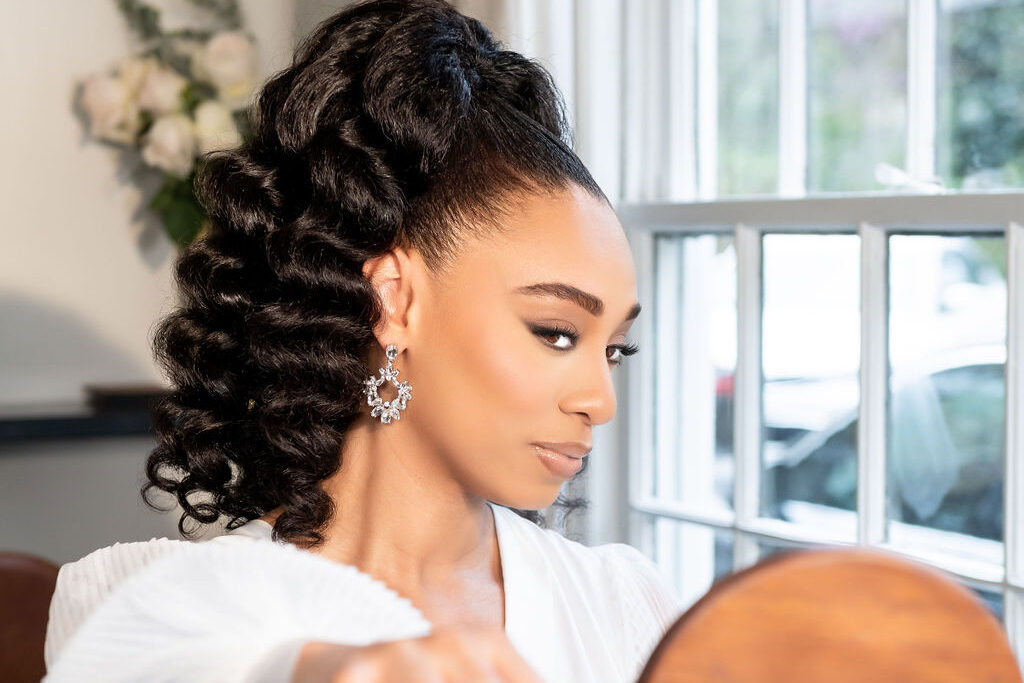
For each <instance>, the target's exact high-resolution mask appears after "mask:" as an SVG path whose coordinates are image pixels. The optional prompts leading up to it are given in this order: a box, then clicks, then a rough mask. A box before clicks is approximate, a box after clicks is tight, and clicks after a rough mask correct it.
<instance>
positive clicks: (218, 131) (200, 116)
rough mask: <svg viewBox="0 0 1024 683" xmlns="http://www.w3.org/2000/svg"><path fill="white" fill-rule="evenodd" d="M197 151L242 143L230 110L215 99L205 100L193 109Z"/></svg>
mask: <svg viewBox="0 0 1024 683" xmlns="http://www.w3.org/2000/svg"><path fill="white" fill-rule="evenodd" d="M195 119H196V124H195V125H196V139H197V140H198V142H199V153H200V154H206V153H207V152H213V151H215V150H221V149H230V148H232V147H237V146H238V145H240V144H242V136H241V134H240V133H239V132H238V126H236V125H235V119H234V117H233V116H232V115H231V110H230V109H228V108H227V107H225V106H224V105H223V104H221V103H220V102H218V101H216V100H206V101H205V102H203V103H202V104H200V105H199V106H198V107H196V111H195Z"/></svg>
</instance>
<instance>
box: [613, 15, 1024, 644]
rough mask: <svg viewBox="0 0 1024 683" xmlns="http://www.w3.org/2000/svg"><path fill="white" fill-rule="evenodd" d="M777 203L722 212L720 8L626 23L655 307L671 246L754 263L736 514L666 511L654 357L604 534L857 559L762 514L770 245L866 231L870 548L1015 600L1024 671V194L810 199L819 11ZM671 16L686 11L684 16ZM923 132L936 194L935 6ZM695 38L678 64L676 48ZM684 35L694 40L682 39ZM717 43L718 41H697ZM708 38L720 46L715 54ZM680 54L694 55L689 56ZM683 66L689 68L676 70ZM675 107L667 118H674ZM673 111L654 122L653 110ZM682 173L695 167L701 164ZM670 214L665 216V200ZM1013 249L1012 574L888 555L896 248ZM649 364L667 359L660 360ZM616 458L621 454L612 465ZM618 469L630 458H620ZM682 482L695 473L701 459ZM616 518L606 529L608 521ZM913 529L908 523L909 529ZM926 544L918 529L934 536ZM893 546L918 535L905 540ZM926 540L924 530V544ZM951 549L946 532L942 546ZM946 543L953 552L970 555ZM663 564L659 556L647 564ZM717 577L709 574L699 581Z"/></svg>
mask: <svg viewBox="0 0 1024 683" xmlns="http://www.w3.org/2000/svg"><path fill="white" fill-rule="evenodd" d="M778 2H779V22H780V49H779V97H780V102H779V109H780V122H779V144H780V154H779V167H778V178H779V181H778V198H771V199H754V200H727V201H721V200H719V201H716V200H715V194H716V192H715V181H716V179H715V178H708V177H707V174H708V173H712V172H714V171H715V169H717V158H715V156H716V153H717V120H716V119H717V111H716V108H715V107H713V106H710V105H708V104H707V103H706V102H704V101H703V100H705V99H707V98H709V97H710V98H711V99H714V98H715V87H716V86H713V85H709V84H714V83H716V80H715V79H716V78H717V74H716V73H715V70H716V64H715V61H716V60H715V59H714V45H715V40H716V39H717V13H718V11H717V6H718V0H678V1H677V2H666V0H641V1H639V2H637V3H636V4H635V5H631V6H630V10H629V11H627V12H626V13H625V16H624V17H623V18H624V21H623V33H622V41H623V49H624V54H625V60H624V61H625V66H624V69H623V74H622V75H623V78H624V83H623V92H624V93H627V95H630V96H628V97H627V98H626V101H625V103H624V105H623V111H622V118H623V124H624V127H625V131H624V132H625V136H624V140H625V143H624V148H623V155H622V156H623V160H622V163H623V166H622V168H623V173H622V181H623V182H622V187H623V194H624V197H623V199H622V200H621V201H620V202H619V203H618V204H617V206H616V209H617V211H618V213H619V217H620V219H621V220H622V223H623V225H624V226H625V227H626V229H627V233H628V236H629V239H630V242H631V246H632V248H633V252H634V257H635V260H636V265H637V276H638V290H639V296H640V300H641V301H642V302H652V301H653V290H654V282H653V280H652V272H653V268H652V266H653V263H654V258H655V255H654V240H655V235H657V234H679V235H706V234H710V233H720V234H731V235H732V236H733V237H734V240H735V242H734V244H735V249H736V258H737V327H738V329H737V342H738V346H737V359H736V373H735V386H734V400H735V413H734V415H735V424H734V439H735V441H734V453H735V461H736V463H735V478H734V487H735V488H734V508H733V512H732V513H724V512H722V511H711V510H707V509H701V508H698V507H694V506H688V505H686V504H685V503H679V502H677V501H665V500H659V499H655V498H653V497H651V496H650V495H649V494H648V492H650V491H653V490H654V489H653V487H652V486H651V485H650V484H651V482H650V481H649V476H650V473H651V472H652V470H651V464H652V459H653V457H654V452H653V432H652V429H653V425H654V421H653V413H652V411H653V409H654V401H653V400H652V390H651V387H652V379H653V373H654V372H655V371H656V364H657V361H658V359H656V358H653V357H651V354H644V353H641V354H640V355H638V356H637V357H636V358H635V359H634V361H635V362H627V363H626V364H625V365H624V368H623V375H624V376H623V377H622V378H621V380H620V381H621V382H622V384H620V389H621V391H622V393H623V396H624V399H625V400H623V401H621V402H620V411H619V412H620V414H619V417H618V418H617V419H616V421H615V423H616V424H618V425H620V426H619V427H618V430H619V432H617V435H618V438H617V439H615V440H614V441H617V443H612V444H610V446H609V448H614V447H615V446H621V447H622V448H625V451H626V452H627V453H629V454H630V457H629V458H628V461H627V462H626V463H625V468H626V470H627V471H626V472H623V474H624V475H625V476H626V480H627V481H626V488H627V489H628V491H627V492H626V495H625V498H626V501H625V503H626V504H625V505H622V506H621V507H620V508H619V509H618V510H617V511H616V515H613V517H614V519H612V520H610V521H607V522H605V525H606V527H608V528H613V529H628V536H627V540H629V541H630V542H633V543H636V544H638V545H640V546H641V547H643V546H644V545H645V542H646V541H647V540H648V539H647V534H646V533H645V529H646V525H644V524H641V521H642V520H643V519H645V518H666V519H673V520H678V521H681V522H689V523H692V524H697V525H701V526H703V527H706V528H709V529H724V530H727V531H729V532H731V533H732V536H733V538H734V539H735V542H734V549H733V551H734V552H733V558H734V567H733V568H734V569H742V568H744V567H746V566H749V565H750V564H752V563H753V562H756V561H757V559H758V553H759V550H758V544H759V542H761V541H768V542H775V543H780V544H785V545H792V544H796V545H799V546H805V547H806V546H815V545H841V544H842V543H839V542H837V541H836V539H834V538H828V537H827V536H825V535H823V534H822V533H821V532H820V531H819V530H816V529H814V528H813V527H810V526H808V525H802V524H795V523H792V522H787V521H782V520H776V519H767V518H763V517H761V516H760V514H759V512H760V476H761V441H760V435H761V431H762V430H761V425H762V405H761V401H762V377H761V306H762V299H761V294H762V286H763V283H762V254H761V249H762V246H761V245H762V237H763V235H764V234H766V233H772V232H786V233H794V232H795V233H811V232H813V233H819V234H820V233H825V234H828V233H844V234H851V233H855V234H858V235H859V236H860V238H861V239H860V245H861V263H862V266H861V306H862V309H861V352H860V353H861V358H860V360H861V363H860V395H861V403H860V408H859V411H860V412H859V426H858V430H859V431H858V435H857V436H858V438H857V443H858V452H857V458H858V482H859V483H858V500H857V509H858V511H857V521H856V527H857V534H856V541H855V544H856V545H857V546H861V547H874V548H880V549H885V550H888V551H892V552H896V553H899V554H902V555H904V556H906V557H908V558H912V559H915V560H920V561H924V562H927V563H929V564H931V565H933V566H935V567H937V568H939V569H942V570H944V571H947V572H949V573H950V574H952V575H953V576H956V577H958V578H960V579H962V580H963V581H964V582H966V583H968V584H970V585H972V586H974V587H976V588H979V589H984V590H989V591H994V592H998V593H1000V594H1001V595H1002V598H1003V605H1004V625H1005V628H1006V631H1007V634H1008V636H1009V639H1010V642H1011V644H1012V645H1013V647H1014V649H1015V652H1016V653H1017V656H1018V661H1022V660H1024V192H994V193H986V194H942V195H912V196H903V195H901V196H896V195H888V194H887V195H878V194H864V195H861V196H857V195H845V196H832V197H814V198H807V197H806V192H807V188H806V165H807V148H806V131H807V101H806V87H807V78H806V74H807V57H806V21H807V9H806V8H807V5H806V0H778ZM669 7H671V9H669ZM906 11H907V24H908V51H909V54H908V91H907V112H908V118H909V120H910V121H912V122H913V125H909V126H908V131H909V132H908V143H907V156H906V171H907V173H908V175H909V176H910V177H911V178H912V179H913V180H915V181H920V185H919V186H920V187H922V188H926V190H927V187H928V183H929V181H931V180H932V179H933V178H934V176H935V142H936V138H935V134H936V133H935V131H936V121H935V118H936V113H935V109H934V101H935V92H936V77H935V39H936V23H937V10H936V2H935V0H907V6H906ZM651 27H661V28H664V27H670V29H669V30H670V31H673V32H675V33H673V35H676V36H678V37H679V41H678V43H677V46H676V47H675V48H674V51H673V52H669V51H667V50H665V49H664V44H665V43H666V42H671V41H666V39H665V37H664V35H663V34H662V33H657V34H656V35H657V39H656V40H653V39H651V37H650V34H647V33H646V31H645V28H651ZM676 31H678V32H676ZM698 36H704V38H702V39H701V38H698ZM708 36H714V37H715V38H713V39H709V38H708ZM679 46H682V49H680V47H679ZM666 54H671V56H672V59H671V60H666V59H662V58H661V57H662V56H663V55H666ZM666 102H668V103H669V104H668V105H666V104H665V103H666ZM658 106H661V107H666V106H667V109H668V111H667V112H666V111H661V112H658V111H656V110H654V111H652V109H651V108H652V107H655V108H656V107H658ZM682 160H686V161H685V163H684V161H682ZM659 200H660V201H659ZM906 233H920V234H947V235H970V234H993V233H1001V234H1003V235H1004V236H1005V239H1006V248H1007V287H1008V307H1007V323H1008V324H1007V361H1006V454H1005V456H1006V460H1005V462H1006V470H1005V503H1004V522H1005V523H1004V530H1005V531H1004V544H1003V549H1004V553H1003V557H1002V561H983V560H966V559H963V558H957V557H955V556H953V555H952V554H949V553H944V552H941V551H934V550H933V551H927V550H920V549H916V550H915V549H912V548H910V547H908V546H906V545H904V544H901V543H892V542H889V541H888V540H887V534H886V518H885V507H886V491H885V485H886V477H885V469H886V461H885V457H886V443H887V440H886V434H887V431H886V430H887V426H888V425H887V420H888V410H887V408H888V405H887V404H888V387H889V359H888V313H889V311H888V301H889V291H888V288H889V281H888V280H889V274H888V245H889V237H890V235H892V234H906ZM653 322H654V321H653V316H652V315H649V314H645V315H641V317H640V319H639V320H638V321H637V324H636V325H637V326H636V328H635V330H636V336H637V338H638V339H639V341H640V344H641V346H644V345H645V343H646V342H648V341H649V340H652V339H653V338H654V336H653V330H652V324H653ZM646 345H647V347H648V348H650V344H649V343H648V344H646ZM601 450H605V449H601ZM608 455H614V453H611V452H609V453H608ZM680 467H681V468H682V471H683V472H684V474H685V472H686V467H687V463H686V458H685V454H684V455H683V457H682V458H681V462H680ZM605 516H606V517H607V516H608V515H607V513H605ZM904 526H909V525H904ZM918 529H919V528H918ZM891 530H892V531H893V535H894V536H896V535H898V533H897V532H902V530H901V529H899V528H896V527H892V529H891ZM910 532H911V533H913V532H914V531H913V529H910ZM936 533H937V534H939V535H940V536H942V534H943V533H944V532H936ZM957 536H958V535H956V534H946V535H945V537H944V539H943V540H944V541H946V542H949V543H953V544H956V543H957V542H960V541H965V542H966V540H968V539H964V538H963V537H960V538H957ZM647 550H650V549H649V548H647ZM695 573H696V574H698V575H701V576H706V575H707V574H708V572H707V568H706V567H703V568H698V569H697V570H696V572H695Z"/></svg>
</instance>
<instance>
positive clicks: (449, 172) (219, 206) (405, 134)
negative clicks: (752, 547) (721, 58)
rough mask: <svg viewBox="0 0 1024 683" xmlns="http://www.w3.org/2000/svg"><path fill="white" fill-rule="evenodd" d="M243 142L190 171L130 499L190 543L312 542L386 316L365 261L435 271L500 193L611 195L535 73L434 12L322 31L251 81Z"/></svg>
mask: <svg viewBox="0 0 1024 683" xmlns="http://www.w3.org/2000/svg"><path fill="white" fill-rule="evenodd" d="M254 126H255V131H256V133H255V136H254V139H253V140H252V141H251V142H250V143H247V144H245V145H243V146H242V147H240V148H237V149H233V150H230V151H225V152H219V153H214V154H212V155H207V156H206V157H205V158H204V159H203V163H202V165H201V168H200V170H199V173H198V175H197V179H196V192H197V194H198V196H199V197H200V201H201V202H202V204H203V206H204V207H205V209H206V211H207V214H208V215H209V217H210V220H211V224H212V227H211V228H210V229H209V231H208V232H207V233H206V234H205V236H203V237H201V238H200V239H198V240H196V241H195V242H193V243H192V244H191V245H190V246H189V247H187V248H186V249H185V250H184V251H183V252H182V254H181V255H180V257H179V258H178V261H177V263H176V270H175V281H176V284H177V287H178V289H179V292H180V297H181V300H180V304H179V307H178V308H177V309H176V310H175V311H174V312H172V313H171V314H169V315H168V316H167V317H166V318H164V319H163V320H161V321H160V323H159V325H158V326H157V329H156V332H155V335H154V349H155V354H156V358H157V360H158V361H159V362H160V364H161V365H162V366H163V367H164V369H165V371H166V373H167V375H168V378H169V380H170V381H171V383H172V387H173V391H172V393H171V394H170V395H169V396H168V397H166V398H165V399H164V400H162V401H161V402H160V403H159V404H158V405H157V406H156V407H155V410H154V427H155V430H156V434H157V446H156V447H155V449H154V450H153V452H152V453H151V454H150V455H149V458H148V460H147V463H146V474H147V480H148V481H147V483H146V484H145V485H144V486H143V488H142V495H143V499H144V500H145V501H146V503H147V504H149V505H150V507H153V508H157V509H165V508H160V506H159V505H158V504H157V503H154V502H153V501H152V500H150V493H151V491H152V489H154V488H155V489H159V490H161V491H164V492H167V493H170V494H172V495H173V497H174V498H175V499H176V500H177V503H178V504H179V505H180V506H181V507H182V508H183V510H184V512H183V513H182V515H181V518H180V519H179V521H178V529H179V531H180V532H181V534H182V535H183V536H184V537H186V538H191V537H193V536H194V535H195V534H196V532H197V531H198V530H199V528H200V525H201V524H212V523H216V522H218V521H219V520H220V517H221V516H226V517H227V518H228V522H227V528H228V529H234V528H237V527H239V526H241V525H242V524H244V523H245V522H247V521H249V520H251V519H254V518H256V517H259V516H261V515H263V514H265V513H266V512H268V511H270V510H272V509H275V508H277V507H278V506H283V511H282V513H281V514H280V515H279V516H278V518H277V520H276V524H275V526H274V538H275V539H285V540H288V541H290V542H295V543H302V544H305V545H317V544H320V543H322V542H323V537H322V532H323V530H324V529H325V528H326V525H327V523H328V522H329V521H330V519H331V517H332V515H333V514H334V506H333V505H332V501H331V499H330V497H329V496H328V495H327V493H325V492H324V491H323V489H322V488H321V483H322V482H323V481H324V480H325V479H326V478H327V477H329V476H331V475H332V474H334V473H335V472H336V471H337V469H338V468H339V466H340V448H341V443H342V439H343V435H344V433H345V431H346V429H347V428H348V427H349V426H350V425H351V424H352V422H353V421H354V420H355V418H356V416H357V415H358V414H359V411H360V408H361V404H362V403H364V401H365V398H364V396H363V393H362V382H363V379H364V378H365V377H367V376H369V375H370V374H372V372H371V369H370V368H369V366H368V361H367V358H368V352H369V350H370V348H371V345H372V344H374V343H375V342H376V340H375V337H374V335H373V332H372V331H373V329H374V327H375V325H376V324H377V322H378V321H379V320H380V319H381V317H382V312H381V311H382V309H381V307H380V303H379V301H378V300H377V296H376V292H375V291H374V289H373V288H372V287H371V286H370V283H369V282H368V281H367V280H366V278H364V276H363V274H362V266H363V264H364V262H365V261H366V260H367V259H369V258H371V257H374V256H377V255H380V254H382V253H385V252H386V251H387V250H389V249H390V248H393V247H394V246H407V247H413V248H415V249H417V250H418V251H419V252H420V253H421V254H422V255H423V258H424V262H425V263H426V264H427V265H428V267H429V268H430V269H431V272H432V273H435V274H438V273H440V274H443V273H444V272H445V269H446V268H447V267H448V265H449V264H450V263H451V261H452V260H453V257H454V256H455V255H456V254H457V253H458V247H459V244H460V243H461V242H463V241H464V239H465V235H466V232H467V231H470V232H473V233H474V234H478V235H483V234H486V231H487V230H498V229H500V228H499V224H500V219H501V218H502V217H504V216H508V215H509V214H510V212H512V211H514V210H515V206H516V204H515V197H516V194H517V193H523V192H534V193H551V192H557V191H564V190H566V189H568V188H570V187H571V186H572V185H576V186H579V187H581V188H583V189H585V190H586V191H588V192H589V193H590V194H591V195H593V196H594V197H598V198H601V199H604V200H605V201H607V199H606V198H605V197H604V194H603V193H602V192H601V190H600V188H599V187H598V186H597V184H596V182H595V181H594V179H593V178H592V177H591V175H590V173H589V172H588V171H587V169H586V168H585V167H584V166H583V164H582V162H581V161H580V160H579V158H578V157H577V156H576V155H575V154H574V153H573V151H572V148H571V137H570V133H569V127H568V124H567V121H566V116H565V110H564V104H563V102H562V100H561V97H560V95H559V93H558V90H557V88H556V87H555V85H554V82H553V81H552V79H551V76H550V75H549V74H548V72H547V71H546V70H545V69H544V68H543V67H542V66H540V65H539V64H537V63H536V62H534V61H532V60H530V59H527V58H525V57H524V56H522V55H521V54H519V53H517V52H512V51H508V50H504V49H502V46H501V44H500V43H498V42H497V41H496V40H495V39H494V37H493V36H492V35H491V34H490V32H489V31H488V30H487V29H486V28H485V27H484V26H483V25H482V24H481V23H480V22H478V21H476V20H474V19H471V18H468V17H466V16H463V15H462V14H460V13H459V12H457V11H456V10H455V9H454V8H452V7H451V6H450V5H448V4H447V3H445V2H443V1H442V0H375V1H372V2H362V3H359V4H355V5H353V6H350V7H348V8H347V9H345V10H344V11H342V12H340V13H339V14H337V15H335V16H334V17H332V18H330V19H329V20H327V21H325V22H324V23H323V24H321V25H320V26H319V27H318V28H317V30H316V31H315V32H313V33H312V34H311V35H310V36H309V37H308V38H306V39H305V40H304V41H303V43H302V44H301V45H300V47H299V48H298V50H297V52H296V55H295V58H294V61H293V63H292V65H291V66H290V67H289V68H287V69H285V70H284V71H282V72H280V73H278V74H277V75H275V76H274V77H273V78H271V79H270V80H269V81H268V82H267V83H266V84H265V85H264V87H263V89H262V90H261V92H260V94H259V97H258V103H257V107H256V112H255V118H254ZM557 504H558V505H561V506H563V507H569V508H570V509H572V508H575V507H585V505H586V502H585V501H584V500H582V499H569V500H566V499H564V498H562V497H561V496H560V497H559V500H558V501H557ZM516 512H518V513H519V514H521V515H522V516H524V517H527V518H528V519H531V520H533V521H535V522H538V523H540V522H541V516H540V514H539V513H538V512H537V511H529V510H516ZM189 520H193V523H192V524H191V525H189V524H187V522H188V521H189ZM189 527H191V528H189Z"/></svg>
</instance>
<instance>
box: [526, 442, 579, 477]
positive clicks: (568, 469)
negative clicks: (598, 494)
mask: <svg viewBox="0 0 1024 683" xmlns="http://www.w3.org/2000/svg"><path fill="white" fill-rule="evenodd" d="M533 448H534V450H535V451H536V452H537V458H538V459H539V460H540V461H541V463H543V465H544V467H546V468H547V469H548V471H549V472H551V474H553V475H555V476H556V477H559V478H561V479H570V478H572V477H573V475H575V474H576V473H578V472H579V471H580V469H582V467H583V456H584V455H586V454H588V453H589V452H590V446H588V445H586V444H583V443H579V442H565V441H562V442H557V443H552V442H549V441H541V442H536V443H534V444H533Z"/></svg>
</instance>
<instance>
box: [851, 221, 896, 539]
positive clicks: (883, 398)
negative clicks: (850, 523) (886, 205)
mask: <svg viewBox="0 0 1024 683" xmlns="http://www.w3.org/2000/svg"><path fill="white" fill-rule="evenodd" d="M858 232H859V234H860V244H861V267H860V273H861V275H860V287H861V313H860V411H859V418H858V422H857V463H858V465H857V542H858V543H859V544H860V545H878V544H880V543H883V542H884V541H885V497H886V491H885V471H886V450H887V449H886V433H887V429H886V425H887V415H888V410H887V406H888V395H889V389H888V387H889V348H888V344H889V334H888V329H889V263H888V262H889V245H888V235H887V234H886V231H885V229H884V228H880V227H877V226H874V225H870V224H868V223H862V224H861V225H860V227H859V230H858Z"/></svg>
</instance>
